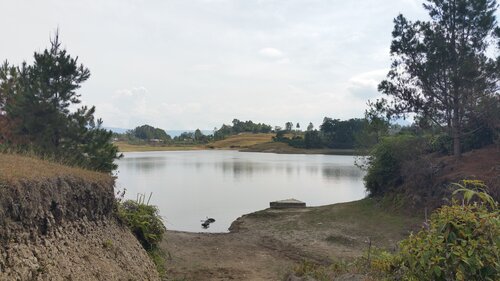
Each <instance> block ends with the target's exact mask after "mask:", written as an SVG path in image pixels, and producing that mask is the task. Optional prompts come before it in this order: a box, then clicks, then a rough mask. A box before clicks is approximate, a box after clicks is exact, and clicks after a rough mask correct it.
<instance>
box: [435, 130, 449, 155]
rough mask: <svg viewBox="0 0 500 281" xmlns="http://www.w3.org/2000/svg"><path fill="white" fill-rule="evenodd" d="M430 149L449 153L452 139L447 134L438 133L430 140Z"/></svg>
mask: <svg viewBox="0 0 500 281" xmlns="http://www.w3.org/2000/svg"><path fill="white" fill-rule="evenodd" d="M430 146H431V151H433V152H439V153H442V154H451V152H452V146H453V139H452V138H451V137H450V136H449V135H448V134H438V135H436V136H433V137H432V138H431V140H430Z"/></svg>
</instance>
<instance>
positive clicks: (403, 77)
mask: <svg viewBox="0 0 500 281" xmlns="http://www.w3.org/2000/svg"><path fill="white" fill-rule="evenodd" d="M424 8H425V9H426V10H427V11H428V13H429V16H430V18H431V20H430V21H416V22H411V21H409V20H407V19H406V18H405V17H404V16H403V15H399V16H398V17H397V18H396V19H395V20H394V31H393V33H392V36H393V41H392V44H391V55H392V65H391V70H390V71H389V73H388V75H387V80H385V81H382V82H381V83H380V85H379V90H380V91H381V92H382V93H384V94H386V95H387V96H389V97H390V99H380V100H377V102H375V103H371V105H372V108H373V109H374V110H376V111H379V112H384V113H386V114H387V116H388V117H400V116H406V115H407V114H408V113H414V114H416V115H417V118H423V119H425V120H428V121H431V122H432V123H434V124H436V125H437V126H439V127H441V128H442V132H443V133H446V134H448V135H449V136H450V137H451V138H453V154H454V155H457V156H460V153H461V144H462V143H461V142H462V141H463V138H464V137H465V136H467V135H468V134H473V133H474V132H475V131H476V130H479V129H480V128H482V127H483V126H484V124H485V123H484V122H483V123H479V122H477V121H476V120H478V119H481V118H483V117H484V116H485V115H484V112H483V110H482V109H483V108H484V107H481V106H480V105H481V104H484V101H485V100H491V99H492V98H495V96H498V81H499V80H498V78H499V77H498V76H499V73H500V72H499V71H498V69H499V67H500V65H499V63H500V57H498V58H491V57H488V55H489V51H488V50H489V46H490V45H492V46H495V45H497V46H496V47H497V48H499V47H500V43H499V40H498V39H499V37H500V28H499V27H498V26H497V22H496V19H495V11H496V10H497V3H496V1H495V0H480V1H470V0H453V1H451V0H427V1H426V3H425V4H424ZM494 101H495V102H496V103H498V99H495V100H494ZM486 123H488V122H486Z"/></svg>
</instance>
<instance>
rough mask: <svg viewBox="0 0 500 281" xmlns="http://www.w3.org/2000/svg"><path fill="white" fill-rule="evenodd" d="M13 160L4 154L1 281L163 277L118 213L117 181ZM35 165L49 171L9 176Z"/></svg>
mask: <svg viewBox="0 0 500 281" xmlns="http://www.w3.org/2000/svg"><path fill="white" fill-rule="evenodd" d="M13 157H14V156H8V157H7V156H5V155H1V154H0V171H1V172H2V174H0V280H158V279H159V278H158V275H157V272H156V269H155V266H154V265H153V263H152V262H151V261H150V259H149V257H148V256H147V254H146V252H145V251H144V249H143V248H142V247H141V245H140V244H139V242H138V241H137V240H136V238H135V237H134V236H133V235H132V233H130V231H129V230H128V228H126V227H125V226H123V225H121V224H120V223H119V222H118V221H117V219H116V218H115V216H114V192H113V186H114V179H113V178H111V177H109V176H106V175H102V174H97V173H92V172H88V171H77V170H75V171H74V173H73V172H72V170H71V169H68V168H65V167H64V166H58V165H56V164H50V163H46V162H43V161H39V160H30V159H29V158H23V157H20V158H19V159H17V158H16V159H14V158H15V157H14V158H13ZM2 160H5V161H2ZM32 161H35V162H36V163H32ZM36 164H43V165H45V166H43V167H42V166H40V168H39V169H38V171H35V172H34V173H26V174H25V175H26V176H25V177H24V176H23V174H19V175H18V176H15V177H14V176H12V175H13V174H14V173H8V171H9V169H16V165H22V166H23V167H29V166H30V165H34V167H36V166H37V165H36ZM7 165H11V166H7ZM20 169H23V168H22V167H20ZM44 169H45V170H46V171H44ZM61 171H64V172H65V174H64V175H62V174H60V173H61ZM6 173H8V174H6ZM89 173H90V174H89ZM33 174H35V175H36V177H33V176H31V175H33ZM87 174H88V175H89V177H82V175H84V176H85V175H87Z"/></svg>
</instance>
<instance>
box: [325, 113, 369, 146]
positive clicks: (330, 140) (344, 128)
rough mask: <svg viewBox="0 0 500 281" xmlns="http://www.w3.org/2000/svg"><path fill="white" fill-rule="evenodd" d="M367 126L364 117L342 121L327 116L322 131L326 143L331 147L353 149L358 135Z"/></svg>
mask: <svg viewBox="0 0 500 281" xmlns="http://www.w3.org/2000/svg"><path fill="white" fill-rule="evenodd" d="M364 126H365V121H364V120H363V119H357V118H354V119H349V120H345V121H341V120H339V119H332V118H328V117H325V118H324V119H323V124H321V126H320V131H321V133H322V134H323V136H324V144H325V145H326V146H328V147H330V148H340V149H352V148H354V147H355V146H356V139H355V138H356V135H357V134H359V133H360V132H361V131H362V130H363V128H364Z"/></svg>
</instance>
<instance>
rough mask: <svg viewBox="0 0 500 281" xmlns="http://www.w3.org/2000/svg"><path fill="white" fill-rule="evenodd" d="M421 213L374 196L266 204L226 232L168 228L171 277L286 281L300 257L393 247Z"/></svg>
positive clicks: (337, 256)
mask: <svg viewBox="0 0 500 281" xmlns="http://www.w3.org/2000/svg"><path fill="white" fill-rule="evenodd" d="M421 221H422V218H421V217H420V216H415V217H409V216H406V215H403V214H399V213H396V212H388V211H387V210H385V209H384V208H383V207H382V206H380V205H379V204H378V203H377V202H376V201H373V200H371V199H364V200H361V201H356V202H350V203H341V204H335V205H329V206H323V207H313V208H303V209H284V210H272V209H267V210H263V211H259V212H255V213H252V214H249V215H245V216H242V217H240V218H238V219H237V220H236V221H235V222H234V223H233V224H232V226H231V229H230V230H231V232H230V233H225V234H206V233H187V232H177V231H168V232H167V234H166V239H165V241H164V242H163V243H162V248H163V249H164V250H165V251H166V252H167V253H168V255H167V259H168V261H167V268H168V276H169V278H170V280H179V279H181V280H282V279H283V278H284V276H285V275H286V274H287V273H288V272H289V271H290V270H292V269H293V267H295V266H296V265H297V263H299V262H300V261H302V260H304V259H305V260H309V261H312V262H314V263H317V264H323V265H328V264H331V263H332V262H334V261H339V260H347V261H348V260H352V259H354V258H356V257H360V256H362V255H363V254H364V252H365V250H366V249H367V243H366V242H365V241H367V240H368V239H370V240H371V241H372V243H373V245H375V246H377V247H380V248H386V249H389V250H390V249H393V248H394V247H395V246H396V243H397V241H399V240H401V239H402V238H404V237H405V236H407V235H408V233H409V232H410V231H411V230H414V229H417V228H418V227H419V226H420V223H421Z"/></svg>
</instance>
